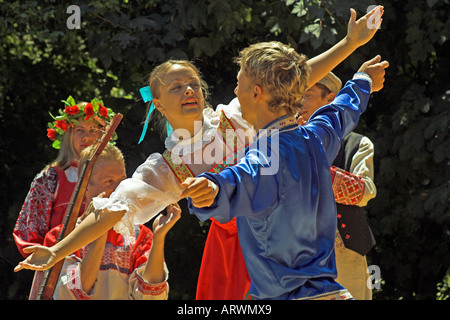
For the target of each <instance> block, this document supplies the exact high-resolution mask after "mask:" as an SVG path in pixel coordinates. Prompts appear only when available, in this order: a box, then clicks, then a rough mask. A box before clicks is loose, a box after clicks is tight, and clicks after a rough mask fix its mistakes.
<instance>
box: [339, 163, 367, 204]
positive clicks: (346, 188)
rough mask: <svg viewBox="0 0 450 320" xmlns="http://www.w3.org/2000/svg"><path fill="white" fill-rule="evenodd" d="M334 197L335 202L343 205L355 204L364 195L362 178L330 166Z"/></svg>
mask: <svg viewBox="0 0 450 320" xmlns="http://www.w3.org/2000/svg"><path fill="white" fill-rule="evenodd" d="M331 178H332V181H333V192H334V199H335V200H336V202H337V203H341V204H345V205H357V204H358V203H360V202H361V200H362V198H363V196H364V188H365V183H364V180H363V179H362V178H361V177H359V176H357V175H354V174H351V173H349V172H347V171H345V170H342V169H340V168H337V167H335V166H332V167H331Z"/></svg>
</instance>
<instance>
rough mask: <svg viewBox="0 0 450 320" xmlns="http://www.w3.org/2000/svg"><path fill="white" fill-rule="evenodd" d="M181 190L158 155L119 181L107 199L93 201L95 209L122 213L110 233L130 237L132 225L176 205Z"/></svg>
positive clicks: (178, 183)
mask: <svg viewBox="0 0 450 320" xmlns="http://www.w3.org/2000/svg"><path fill="white" fill-rule="evenodd" d="M181 192H182V188H181V185H180V182H179V181H178V180H177V178H176V176H175V175H174V174H173V172H172V170H171V169H170V167H169V166H168V165H167V163H166V161H165V160H164V158H163V157H162V155H161V154H159V153H154V154H152V155H150V156H149V157H148V158H147V160H146V161H145V162H144V163H143V164H141V165H140V166H139V167H138V168H137V169H136V171H135V172H134V173H133V175H132V177H131V178H128V179H125V180H123V181H122V182H121V183H120V184H119V185H118V186H117V188H116V190H115V191H114V192H113V193H112V194H111V195H110V197H109V198H93V203H94V207H95V209H99V210H101V209H107V210H108V211H122V210H125V215H124V216H123V218H122V220H121V221H119V222H118V223H117V224H116V225H115V226H114V230H115V231H116V232H118V233H121V234H123V235H133V234H134V224H144V223H146V222H148V221H149V220H150V219H152V218H153V217H154V216H156V215H157V214H158V213H159V212H161V211H162V210H164V209H165V208H166V207H167V206H168V205H169V204H172V203H175V202H178V201H179V200H180V194H181Z"/></svg>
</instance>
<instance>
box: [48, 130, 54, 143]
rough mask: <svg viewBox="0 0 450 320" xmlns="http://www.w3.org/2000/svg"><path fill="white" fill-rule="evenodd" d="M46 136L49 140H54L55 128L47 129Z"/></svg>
mask: <svg viewBox="0 0 450 320" xmlns="http://www.w3.org/2000/svg"><path fill="white" fill-rule="evenodd" d="M47 137H48V138H49V139H50V140H52V141H55V139H56V130H55V129H47Z"/></svg>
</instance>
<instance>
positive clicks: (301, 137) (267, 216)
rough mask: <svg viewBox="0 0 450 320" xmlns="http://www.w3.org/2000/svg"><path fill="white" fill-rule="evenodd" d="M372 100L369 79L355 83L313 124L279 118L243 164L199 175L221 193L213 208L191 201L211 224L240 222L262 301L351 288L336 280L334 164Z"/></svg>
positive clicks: (255, 289) (251, 272)
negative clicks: (198, 206) (302, 124)
mask: <svg viewBox="0 0 450 320" xmlns="http://www.w3.org/2000/svg"><path fill="white" fill-rule="evenodd" d="M369 96H370V84H369V82H368V81H366V80H351V81H348V82H347V83H346V85H345V86H344V87H343V88H342V90H341V91H340V92H339V94H338V95H337V96H336V98H335V100H334V101H333V102H332V103H331V104H329V105H326V106H324V107H322V108H320V109H319V110H317V111H316V112H315V113H314V114H313V115H312V116H311V118H310V120H309V122H308V123H307V124H306V125H304V126H301V127H299V126H298V125H297V123H296V122H295V119H294V122H295V123H293V122H292V118H293V117H291V118H289V117H282V118H280V119H277V120H275V121H274V122H273V123H270V124H269V125H268V126H266V128H270V127H273V128H278V129H279V130H278V131H267V132H268V133H267V134H262V135H260V136H259V137H258V138H257V139H256V140H255V142H254V143H253V144H252V145H250V146H249V147H248V149H247V150H246V155H245V157H243V158H242V159H241V160H240V161H239V162H238V163H237V164H236V165H235V166H231V167H228V168H225V169H224V170H223V171H222V172H220V173H218V174H215V173H203V174H201V175H199V177H206V178H207V179H210V180H212V181H213V182H215V183H216V184H217V185H218V186H219V193H218V195H217V196H216V199H215V201H214V203H213V204H212V205H211V206H210V207H205V208H196V207H194V206H192V202H191V200H190V199H189V202H188V206H189V209H190V211H191V213H194V214H195V215H197V217H198V218H199V219H200V220H203V221H205V220H207V219H209V218H211V217H214V218H215V219H216V220H217V221H219V222H221V223H225V222H228V221H230V220H231V219H232V218H233V217H236V223H237V228H238V235H239V241H240V244H241V248H242V252H243V255H244V259H245V263H246V266H247V270H248V272H249V275H250V278H251V280H252V284H251V288H250V294H251V295H252V296H253V297H254V298H256V299H302V298H314V297H319V296H322V295H327V294H330V293H335V292H339V291H340V290H342V289H344V288H343V287H342V286H341V285H340V284H338V283H337V282H335V281H334V278H335V277H336V275H337V272H336V264H335V258H334V241H335V236H336V206H335V200H334V195H333V190H332V184H331V175H330V166H331V164H332V162H333V160H334V159H335V157H336V155H337V153H338V151H339V148H340V143H341V140H342V139H343V138H344V137H345V136H346V135H347V134H349V133H350V132H351V131H352V130H353V129H354V128H355V127H356V125H357V122H358V119H359V116H360V114H361V113H362V112H364V110H365V108H366V107H367V103H368V99H369ZM289 121H290V122H289ZM275 164H276V165H275Z"/></svg>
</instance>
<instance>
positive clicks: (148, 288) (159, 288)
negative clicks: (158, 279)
mask: <svg viewBox="0 0 450 320" xmlns="http://www.w3.org/2000/svg"><path fill="white" fill-rule="evenodd" d="M137 284H138V290H139V291H140V292H142V293H143V294H144V295H151V296H159V295H161V294H163V293H164V291H166V290H167V282H163V283H161V284H158V285H154V284H149V283H146V282H145V281H144V280H143V279H142V278H141V277H140V276H138V277H137Z"/></svg>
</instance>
